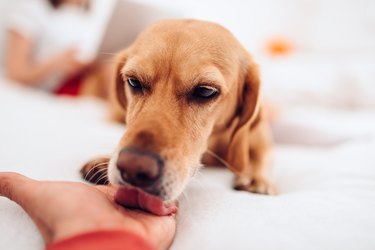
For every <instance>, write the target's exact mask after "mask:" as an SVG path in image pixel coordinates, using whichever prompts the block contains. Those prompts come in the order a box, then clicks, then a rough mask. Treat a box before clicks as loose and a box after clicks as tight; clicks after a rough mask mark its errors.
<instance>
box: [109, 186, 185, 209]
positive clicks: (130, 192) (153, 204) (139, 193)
mask: <svg viewBox="0 0 375 250" xmlns="http://www.w3.org/2000/svg"><path fill="white" fill-rule="evenodd" d="M115 201H116V202H117V203H118V204H120V205H122V206H124V207H128V208H136V209H141V210H145V211H147V212H150V213H152V214H155V215H160V216H163V215H171V214H175V213H177V210H178V208H177V206H176V204H175V203H174V202H165V201H163V200H162V199H160V198H159V197H157V196H154V195H151V194H149V193H146V192H145V191H143V190H141V189H139V188H136V187H133V186H130V185H124V186H122V187H121V188H119V190H118V191H117V193H116V195H115Z"/></svg>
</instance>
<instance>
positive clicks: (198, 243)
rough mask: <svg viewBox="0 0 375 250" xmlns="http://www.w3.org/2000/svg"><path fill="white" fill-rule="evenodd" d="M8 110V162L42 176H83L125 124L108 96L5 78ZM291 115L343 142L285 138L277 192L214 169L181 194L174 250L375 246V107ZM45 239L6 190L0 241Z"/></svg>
mask: <svg viewBox="0 0 375 250" xmlns="http://www.w3.org/2000/svg"><path fill="white" fill-rule="evenodd" d="M0 117H1V118H0V119H1V121H0V171H17V172H20V173H23V174H25V175H27V176H30V177H33V178H36V179H49V180H75V181H79V180H80V176H79V173H78V170H79V168H80V166H81V165H82V164H83V163H84V162H85V161H87V160H89V159H90V158H91V157H93V156H97V155H103V154H110V153H111V151H112V149H113V148H114V146H115V144H116V143H117V141H118V139H119V137H120V135H121V134H122V133H123V131H124V127H122V126H120V125H116V124H112V123H110V122H108V121H107V120H106V119H105V118H106V113H105V107H104V106H103V105H102V104H101V103H98V102H95V101H93V100H89V99H81V100H76V99H74V100H72V99H64V98H56V97H50V96H46V95H44V94H41V93H35V92H30V91H28V90H25V89H23V88H19V87H14V86H10V84H5V80H4V79H0ZM281 122H282V124H284V128H283V129H281V132H285V133H290V132H291V131H293V129H292V130H288V127H289V128H292V126H290V124H294V125H297V126H299V127H302V128H304V126H305V125H306V124H309V126H310V127H312V128H313V129H314V131H322V133H321V134H325V135H332V136H333V137H334V138H336V139H338V140H336V142H339V143H338V144H335V145H331V146H325V147H312V146H301V145H296V144H294V145H289V146H288V145H283V146H281V145H279V146H277V147H276V158H275V164H274V167H273V171H272V181H273V182H274V183H275V185H276V187H277V188H278V190H279V192H280V195H278V196H275V197H269V196H261V195H255V194H249V193H245V192H238V191H233V190H232V189H231V182H232V177H233V176H232V174H231V173H230V172H229V171H227V170H225V169H217V168H216V169H214V168H207V169H204V170H203V171H201V174H199V175H198V176H197V178H196V179H194V180H193V181H192V182H191V183H190V184H189V186H188V188H187V190H186V192H185V193H184V196H182V197H181V202H180V212H179V217H178V232H177V237H176V239H175V242H174V244H173V246H172V249H173V250H185V249H186V250H191V249H223V250H224V249H254V250H255V249H296V250H297V249H298V250H300V249H341V250H343V249H356V250H357V249H362V250H365V249H368V250H370V249H375V212H374V211H375V142H374V138H375V112H373V111H372V112H371V111H350V112H338V111H333V110H323V109H319V108H308V107H296V108H294V109H292V110H289V112H287V113H284V115H283V116H282V117H281ZM278 133H280V130H279V131H278ZM319 133H320V132H319ZM319 133H317V134H316V136H319ZM292 134H293V133H292ZM341 139H342V140H341ZM42 248H43V243H42V240H41V237H40V235H39V234H38V232H37V231H36V228H35V227H34V226H33V224H32V222H31V221H30V219H29V218H28V217H27V215H26V214H25V213H24V212H23V211H22V210H21V209H20V208H19V207H18V206H17V205H15V204H14V203H12V202H10V201H9V200H7V199H5V198H0V249H15V250H18V249H20V250H21V249H28V250H34V249H42Z"/></svg>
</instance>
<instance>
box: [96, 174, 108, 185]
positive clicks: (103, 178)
mask: <svg viewBox="0 0 375 250" xmlns="http://www.w3.org/2000/svg"><path fill="white" fill-rule="evenodd" d="M107 178H108V175H107V173H104V174H103V175H102V176H101V177H100V178H99V179H98V180H97V181H96V182H95V185H98V183H100V182H101V181H103V180H105V179H107ZM105 183H107V181H105Z"/></svg>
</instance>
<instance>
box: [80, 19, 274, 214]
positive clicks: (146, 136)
mask: <svg viewBox="0 0 375 250" xmlns="http://www.w3.org/2000/svg"><path fill="white" fill-rule="evenodd" d="M114 75H115V79H114V91H113V92H114V93H115V96H116V98H117V101H118V103H119V104H120V107H121V112H122V114H123V116H124V117H125V122H126V124H127V131H126V133H124V135H123V136H122V138H121V139H120V142H119V144H118V146H117V148H116V150H115V151H114V153H113V155H112V156H111V157H110V158H100V159H94V160H92V161H90V162H89V163H88V164H86V165H85V166H84V167H83V168H82V170H81V173H82V175H83V176H84V178H85V179H86V180H91V181H92V182H98V183H107V181H109V183H111V184H114V185H120V186H125V187H127V188H128V189H129V190H131V191H129V192H133V195H134V192H136V193H137V194H135V195H136V196H137V197H135V199H137V198H138V200H139V199H140V197H141V200H142V199H144V200H146V199H147V197H149V198H150V197H151V198H152V199H158V200H160V201H162V202H166V201H171V200H174V199H176V198H177V197H178V196H179V195H180V194H181V193H182V192H183V190H184V188H185V186H186V185H187V183H188V182H189V180H190V179H191V178H192V177H193V176H194V175H195V174H196V173H197V171H198V169H199V167H200V166H201V163H203V164H204V165H224V166H225V167H227V168H229V169H230V170H231V171H233V173H234V174H235V181H234V188H235V189H237V190H245V191H249V192H253V193H259V194H275V193H276V191H275V189H274V187H273V186H272V185H271V184H270V182H269V181H268V180H267V177H266V169H268V167H269V166H270V165H271V160H272V138H271V135H270V130H269V127H268V124H267V121H266V119H265V117H264V112H263V110H262V105H261V100H260V99H261V97H260V84H261V83H260V77H259V70H258V66H257V64H256V63H254V61H253V59H252V57H251V56H250V54H249V53H248V52H247V51H246V49H245V48H244V47H243V46H242V45H241V44H240V43H239V42H238V40H237V39H236V38H235V37H234V36H233V35H232V34H231V33H230V31H228V30H227V29H225V28H224V27H222V26H220V25H218V24H215V23H212V22H206V21H199V20H190V19H189V20H164V21H160V22H157V23H156V24H153V25H152V26H151V27H149V28H147V29H146V30H144V31H143V32H142V33H141V34H140V35H139V36H138V38H137V39H136V40H135V42H134V43H133V44H132V45H131V46H130V47H128V48H127V49H125V50H124V51H122V52H121V53H120V54H119V56H118V57H117V60H116V66H115V74H114ZM107 168H108V169H107ZM107 171H108V173H107V175H105V176H104V178H101V180H100V179H99V178H96V177H98V176H102V175H100V174H98V173H102V172H107ZM95 176H96V177H95ZM107 176H108V180H107V178H106V177H107ZM135 190H136V191H135ZM144 202H145V203H147V201H144ZM137 205H138V206H140V207H142V204H137ZM143 207H145V205H144V204H143ZM146 209H148V210H151V212H155V211H153V210H155V209H153V208H150V207H147V206H146ZM159 212H160V211H156V213H159Z"/></svg>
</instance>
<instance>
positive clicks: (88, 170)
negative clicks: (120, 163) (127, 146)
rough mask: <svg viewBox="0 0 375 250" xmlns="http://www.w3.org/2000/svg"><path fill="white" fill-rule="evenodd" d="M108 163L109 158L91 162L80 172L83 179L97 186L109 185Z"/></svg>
mask: <svg viewBox="0 0 375 250" xmlns="http://www.w3.org/2000/svg"><path fill="white" fill-rule="evenodd" d="M108 163H109V158H107V157H100V158H96V159H93V160H91V161H89V162H88V163H86V164H85V165H84V166H83V167H82V168H81V170H80V173H81V176H82V178H83V179H84V180H85V181H88V182H90V183H93V184H95V185H106V184H108Z"/></svg>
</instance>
